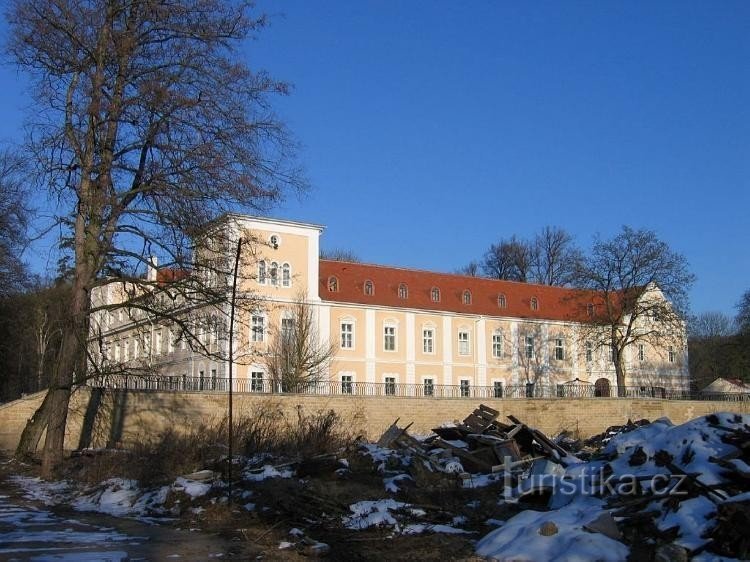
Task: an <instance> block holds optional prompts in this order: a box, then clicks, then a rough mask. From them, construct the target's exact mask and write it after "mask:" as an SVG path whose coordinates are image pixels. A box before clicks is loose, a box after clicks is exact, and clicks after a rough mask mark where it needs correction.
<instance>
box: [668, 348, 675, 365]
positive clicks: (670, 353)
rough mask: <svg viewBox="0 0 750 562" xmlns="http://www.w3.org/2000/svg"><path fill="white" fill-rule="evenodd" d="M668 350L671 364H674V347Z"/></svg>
mask: <svg viewBox="0 0 750 562" xmlns="http://www.w3.org/2000/svg"><path fill="white" fill-rule="evenodd" d="M667 350H668V352H669V362H670V363H674V347H672V346H671V345H670V346H669V347H668V348H667Z"/></svg>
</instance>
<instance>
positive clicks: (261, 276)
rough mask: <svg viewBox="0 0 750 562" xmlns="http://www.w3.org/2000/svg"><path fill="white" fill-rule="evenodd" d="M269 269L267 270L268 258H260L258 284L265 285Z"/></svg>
mask: <svg viewBox="0 0 750 562" xmlns="http://www.w3.org/2000/svg"><path fill="white" fill-rule="evenodd" d="M267 276H268V271H267V270H266V260H260V261H259V262H258V284H259V285H265V284H266V277H267Z"/></svg>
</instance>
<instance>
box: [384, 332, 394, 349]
mask: <svg viewBox="0 0 750 562" xmlns="http://www.w3.org/2000/svg"><path fill="white" fill-rule="evenodd" d="M383 349H384V350H385V351H396V327H395V326H385V327H384V328H383Z"/></svg>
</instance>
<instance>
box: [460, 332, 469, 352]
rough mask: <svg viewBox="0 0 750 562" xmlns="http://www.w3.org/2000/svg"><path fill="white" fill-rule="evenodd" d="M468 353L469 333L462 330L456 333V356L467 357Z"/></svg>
mask: <svg viewBox="0 0 750 562" xmlns="http://www.w3.org/2000/svg"><path fill="white" fill-rule="evenodd" d="M470 353H471V351H470V347H469V332H467V331H465V330H462V331H460V332H458V354H459V355H469V354H470Z"/></svg>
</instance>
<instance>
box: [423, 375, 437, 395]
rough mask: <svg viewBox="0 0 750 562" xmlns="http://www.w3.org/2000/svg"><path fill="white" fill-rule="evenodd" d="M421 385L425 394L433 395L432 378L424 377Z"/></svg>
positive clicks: (433, 384)
mask: <svg viewBox="0 0 750 562" xmlns="http://www.w3.org/2000/svg"><path fill="white" fill-rule="evenodd" d="M422 386H423V388H424V395H425V396H434V395H435V383H434V381H433V380H432V379H425V380H424V382H423V383H422Z"/></svg>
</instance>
